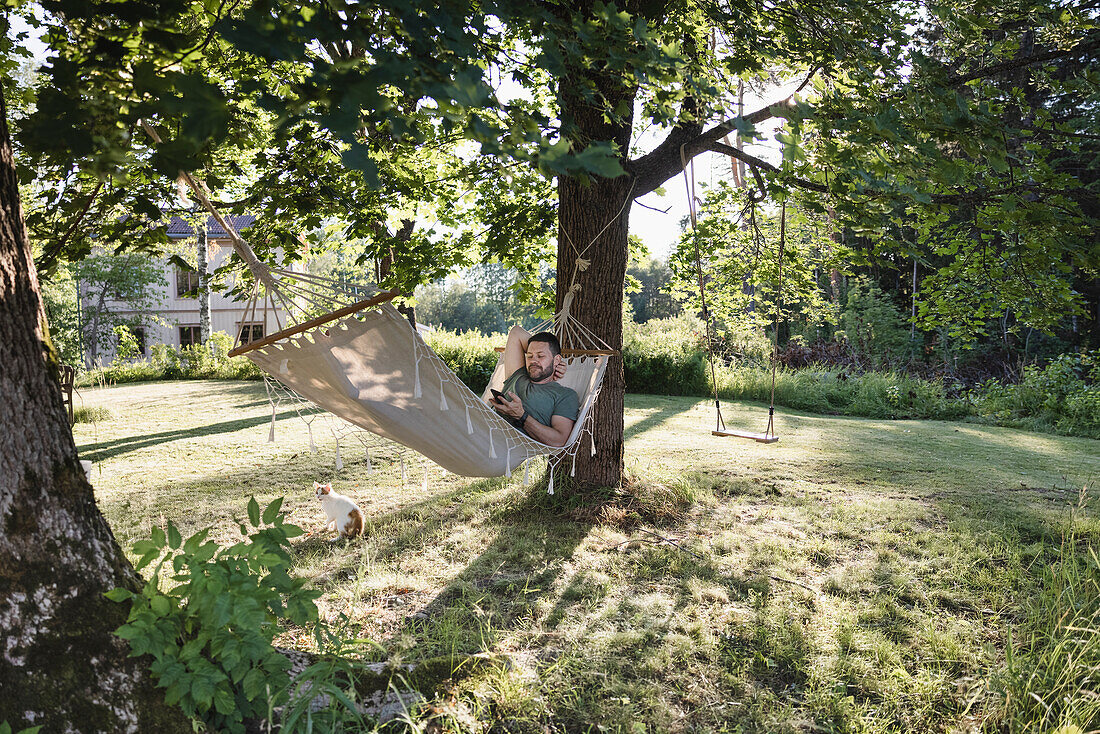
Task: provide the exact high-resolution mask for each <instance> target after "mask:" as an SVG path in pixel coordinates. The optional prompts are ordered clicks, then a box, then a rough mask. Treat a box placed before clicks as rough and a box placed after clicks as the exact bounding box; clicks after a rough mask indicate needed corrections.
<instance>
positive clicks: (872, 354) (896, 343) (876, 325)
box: [840, 276, 910, 367]
mask: <svg viewBox="0 0 1100 734" xmlns="http://www.w3.org/2000/svg"><path fill="white" fill-rule="evenodd" d="M840 326H841V329H842V330H843V331H844V334H845V336H847V338H848V343H849V344H851V345H852V346H853V348H855V349H856V351H857V352H858V353H859V354H860V355H861V356H862V357H863V359H864V360H865V364H866V365H867V366H872V367H883V366H885V365H887V364H890V363H891V362H893V361H895V360H897V359H898V358H900V357H906V356H908V353H909V351H910V344H909V326H908V324H907V322H906V319H905V317H904V316H903V315H902V313H901V311H899V310H898V308H897V306H895V305H894V303H893V302H892V301H891V300H890V296H888V295H887V294H885V293H883V292H882V289H881V288H879V287H878V284H877V283H875V282H874V281H872V280H870V279H868V278H866V277H863V276H860V277H858V278H853V279H852V285H851V288H850V289H849V291H848V296H847V299H846V301H845V305H844V309H843V310H842V311H841V314H840Z"/></svg>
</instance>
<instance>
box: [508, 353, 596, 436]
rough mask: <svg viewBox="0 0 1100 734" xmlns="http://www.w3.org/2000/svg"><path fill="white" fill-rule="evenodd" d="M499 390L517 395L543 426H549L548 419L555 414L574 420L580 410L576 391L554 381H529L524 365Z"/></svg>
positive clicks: (525, 407)
mask: <svg viewBox="0 0 1100 734" xmlns="http://www.w3.org/2000/svg"><path fill="white" fill-rule="evenodd" d="M501 392H503V393H504V394H505V395H507V394H508V393H510V392H514V393H515V394H516V395H518V396H519V399H520V400H522V401H523V408H524V409H525V410H526V411H527V412H528V413H530V414H531V417H532V418H534V419H535V420H537V421H538V422H539V423H541V424H542V425H544V426H549V425H550V419H551V418H552V417H553V416H555V415H560V416H564V417H566V418H568V419H569V420H571V421H575V420H577V414H578V413H579V412H580V407H581V406H580V398H578V397H577V393H575V392H574V391H573V390H570V389H569V388H568V387H564V386H562V385H559V384H557V383H556V382H545V383H542V384H536V383H534V382H531V378H530V377H528V376H527V369H526V368H525V367H520V368H519V369H518V370H516V371H515V372H513V373H512V374H511V376H510V377H509V378H508V379H507V380H505V381H504V387H503V388H502V389H501Z"/></svg>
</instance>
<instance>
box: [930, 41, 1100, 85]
mask: <svg viewBox="0 0 1100 734" xmlns="http://www.w3.org/2000/svg"><path fill="white" fill-rule="evenodd" d="M1098 47H1100V42H1098V40H1097V39H1096V38H1091V37H1090V38H1086V39H1085V40H1083V41H1081V42H1080V43H1078V44H1077V45H1076V46H1074V47H1072V48H1068V49H1057V50H1054V51H1047V52H1046V53H1041V54H1032V55H1031V56H1020V57H1017V58H1015V59H1009V60H1008V61H1002V62H1001V63H999V64H993V65H992V66H986V67H984V68H981V69H978V70H976V71H972V72H969V73H967V74H956V75H955V76H952V77H948V78H947V79H946V80H945V81H944V86H946V87H948V88H953V87H960V86H962V85H963V84H966V83H967V82H972V81H974V80H975V79H984V78H986V77H991V76H995V75H997V74H1002V73H1004V72H1006V71H1015V70H1016V69H1022V68H1023V67H1025V66H1031V65H1032V64H1041V63H1043V62H1046V61H1053V60H1055V59H1060V58H1064V57H1066V56H1074V55H1077V54H1084V53H1090V52H1092V51H1095V50H1096V49H1097V48H1098Z"/></svg>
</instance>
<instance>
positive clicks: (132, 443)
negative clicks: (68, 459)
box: [76, 410, 296, 463]
mask: <svg viewBox="0 0 1100 734" xmlns="http://www.w3.org/2000/svg"><path fill="white" fill-rule="evenodd" d="M295 415H296V413H295V412H294V411H289V410H288V411H283V412H282V413H278V414H276V416H275V418H276V419H277V420H278V419H281V418H292V417H294V416H295ZM270 422H271V416H270V415H264V416H256V417H254V418H241V419H239V420H235V421H224V422H222V423H211V424H207V425H202V426H195V427H194V428H181V429H180V430H178V431H162V432H160V433H146V434H142V435H139V436H123V437H120V438H116V439H113V440H110V441H93V442H91V443H85V444H77V447H76V449H77V452H78V453H79V454H80V456H81V458H83V459H86V460H88V461H91V462H92V463H96V462H100V461H103V460H105V459H111V458H114V457H116V456H121V455H123V454H127V453H129V452H131V451H137V450H139V449H144V448H148V447H150V446H157V445H160V444H165V443H170V442H172V441H180V440H184V439H189V438H201V437H203V436H214V435H217V434H221V433H235V432H236V431H240V430H244V429H246V428H255V427H257V426H262V425H264V424H266V423H270Z"/></svg>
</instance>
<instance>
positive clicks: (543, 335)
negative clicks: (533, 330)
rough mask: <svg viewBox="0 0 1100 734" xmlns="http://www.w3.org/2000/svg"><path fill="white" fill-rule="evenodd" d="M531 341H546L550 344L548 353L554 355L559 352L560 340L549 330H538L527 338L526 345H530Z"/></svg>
mask: <svg viewBox="0 0 1100 734" xmlns="http://www.w3.org/2000/svg"><path fill="white" fill-rule="evenodd" d="M531 342H546V343H547V344H549V345H550V354H551V355H552V356H554V357H556V356H558V355H559V354H561V342H559V341H558V338H557V337H556V336H554V335H553V334H551V333H550V332H549V331H540V332H539V333H537V334H535V335H534V336H533V337H531V338H530V339H528V340H527V346H531Z"/></svg>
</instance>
